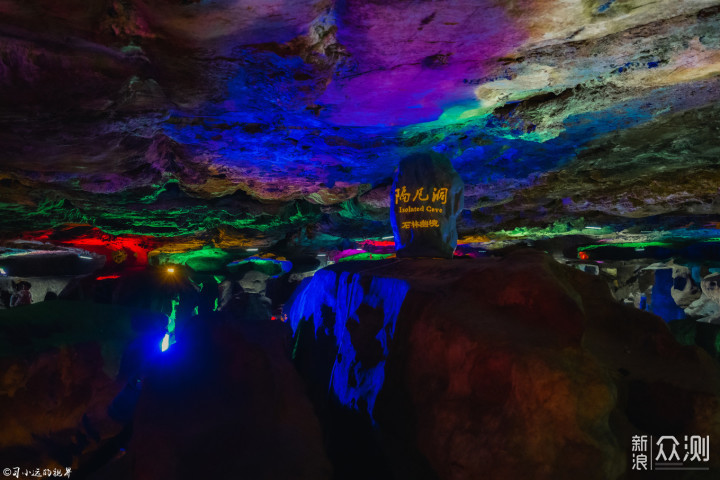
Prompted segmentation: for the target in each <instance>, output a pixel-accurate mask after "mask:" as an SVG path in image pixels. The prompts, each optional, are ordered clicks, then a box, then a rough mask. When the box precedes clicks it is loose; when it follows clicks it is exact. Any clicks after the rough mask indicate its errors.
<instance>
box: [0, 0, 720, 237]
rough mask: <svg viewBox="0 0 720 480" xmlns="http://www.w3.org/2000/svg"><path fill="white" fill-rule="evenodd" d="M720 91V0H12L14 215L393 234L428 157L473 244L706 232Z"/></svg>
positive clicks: (0, 109)
mask: <svg viewBox="0 0 720 480" xmlns="http://www.w3.org/2000/svg"><path fill="white" fill-rule="evenodd" d="M719 99H720V1H707V0H706V1H703V0H687V1H677V0H659V1H655V2H647V1H645V0H615V1H613V0H607V1H606V0H576V1H571V0H553V1H551V0H517V1H500V0H495V1H492V0H480V1H459V0H455V1H427V0H426V1H419V0H417V1H354V0H347V1H340V0H338V1H327V0H325V1H300V0H296V1H293V0H267V1H262V0H257V1H238V0H224V1H210V0H206V1H193V0H184V1H173V0H114V1H110V0H66V1H63V2H56V1H54V0H33V1H26V0H2V1H0V230H2V233H3V235H5V236H6V237H7V236H13V235H19V234H22V233H23V232H28V231H38V230H44V229H45V230H46V229H51V228H59V227H58V226H59V225H61V224H64V223H72V224H78V223H79V224H89V225H92V226H94V227H96V228H98V229H100V230H101V231H102V232H105V233H108V234H111V235H130V234H137V235H144V236H150V237H153V238H184V239H186V240H185V241H187V242H190V243H191V244H192V245H198V244H203V242H202V241H201V240H198V239H202V238H208V239H212V241H213V242H215V244H216V245H219V244H222V242H223V241H230V240H227V239H232V238H235V239H242V241H245V242H250V244H259V245H263V246H271V245H273V244H276V243H278V242H288V241H295V242H299V243H303V242H305V243H306V244H313V242H314V244H315V245H316V246H318V245H321V244H323V242H325V243H328V242H329V243H332V242H333V241H337V240H338V239H348V238H349V239H351V240H358V239H361V238H371V237H381V236H383V235H389V234H390V227H389V224H388V204H389V202H388V199H389V188H390V187H389V185H390V182H391V179H392V175H393V171H394V168H395V167H396V165H397V163H398V161H399V159H400V158H402V157H404V156H406V155H409V154H411V153H415V152H420V151H430V150H432V151H435V152H439V153H442V154H444V155H447V156H448V157H449V158H450V159H451V161H452V163H453V165H454V166H455V168H456V169H457V170H458V172H459V173H460V175H461V176H462V178H463V180H464V182H465V184H466V191H465V196H466V198H465V208H466V210H465V211H464V212H463V215H462V216H461V219H460V223H459V229H460V233H461V238H462V236H463V235H465V236H471V235H485V234H489V233H492V232H497V231H508V230H511V229H517V228H538V229H543V228H544V229H548V228H556V229H557V225H561V224H564V225H571V226H572V225H576V226H577V225H579V226H580V227H582V225H583V224H587V223H588V222H590V223H592V222H594V223H595V224H598V225H602V226H603V228H606V227H607V228H609V229H610V230H612V231H617V230H621V229H624V228H629V227H632V228H638V229H644V230H648V229H658V228H687V226H688V225H696V226H698V227H703V228H705V227H707V226H708V224H709V222H711V219H712V218H713V217H712V216H713V215H714V214H715V215H717V214H718V213H720V195H719V191H718V186H719V185H720V168H718V167H719V165H718V164H719V163H720V162H719V159H720V142H718V133H719V132H720V130H719V127H720V103H718V100H719ZM583 222H585V223H583ZM714 225H715V226H717V223H715V224H714ZM552 226H555V227H552ZM568 228H572V227H568ZM713 228H714V227H713ZM188 239H193V240H192V241H190V240H188ZM209 241H210V240H209ZM192 242H195V243H192ZM198 242H199V243H198ZM190 243H189V244H190Z"/></svg>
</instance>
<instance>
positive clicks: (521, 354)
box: [286, 251, 720, 480]
mask: <svg viewBox="0 0 720 480" xmlns="http://www.w3.org/2000/svg"><path fill="white" fill-rule="evenodd" d="M286 311H288V310H287V309H286ZM289 312H290V319H291V321H292V324H293V325H294V327H295V329H296V332H297V334H298V338H299V342H300V343H298V346H297V348H296V360H297V361H298V364H299V365H300V366H301V371H303V372H304V375H305V376H306V378H308V381H309V382H310V384H311V385H312V384H313V382H320V383H321V385H316V389H317V391H322V388H323V385H322V382H323V381H325V380H326V379H329V385H330V392H331V393H332V398H333V403H337V404H340V405H343V406H344V409H345V410H346V411H355V412H356V414H357V415H359V416H364V417H365V421H366V423H367V425H373V426H374V427H373V428H374V431H375V432H376V435H377V436H378V437H379V440H378V441H377V446H378V448H379V449H381V450H382V452H383V456H382V459H381V462H380V461H379V462H380V463H382V462H385V463H387V465H388V466H387V469H389V470H390V471H391V472H392V473H388V472H387V471H386V472H385V477H383V476H382V471H383V468H385V467H382V466H379V467H378V469H377V471H378V472H380V473H377V474H376V475H375V478H393V477H395V478H428V479H430V478H439V479H453V480H455V479H468V480H469V479H476V478H534V479H556V478H587V479H611V478H620V477H622V476H624V475H626V474H627V473H628V472H629V471H630V458H631V438H632V436H633V435H643V434H645V435H683V434H687V435H710V437H711V438H715V437H717V436H718V435H720V422H718V421H717V415H718V412H720V402H719V400H720V396H719V395H720V380H719V378H720V376H718V373H720V369H719V368H718V365H717V364H716V363H715V362H714V361H713V360H712V359H711V358H710V357H709V356H708V355H707V354H706V353H705V352H704V351H702V350H701V349H699V348H697V347H694V346H681V345H679V344H678V343H677V342H676V340H675V339H674V338H673V336H672V335H671V333H670V332H669V330H668V327H667V326H666V325H665V324H664V322H663V321H662V320H661V319H660V318H658V317H656V316H654V315H652V314H649V313H646V312H642V311H638V310H636V309H634V308H632V307H628V306H624V305H622V304H620V303H618V302H617V301H616V300H615V299H614V298H612V296H611V293H610V291H609V289H608V287H607V285H606V283H605V282H604V280H602V279H601V278H599V277H597V276H593V275H588V274H586V273H583V272H580V271H579V270H577V269H573V268H570V267H566V266H563V265H560V264H558V263H556V262H555V261H554V260H553V259H552V258H551V257H550V256H548V255H546V254H543V253H541V252H534V251H517V252H514V253H512V254H510V255H508V256H507V257H505V258H502V259H497V258H486V259H462V260H442V259H402V260H387V261H379V262H373V263H372V264H371V266H370V265H368V263H366V262H347V263H343V264H336V265H333V266H330V267H327V268H325V269H323V270H321V271H319V272H318V273H317V274H316V275H315V277H314V278H313V279H312V280H311V281H309V282H306V285H305V286H304V288H303V289H302V290H301V291H300V292H298V293H297V294H296V296H295V298H294V299H293V301H292V306H291V308H290V309H289ZM307 326H310V328H309V330H310V333H303V332H307V330H308V329H307ZM310 367H311V368H310ZM327 385H328V384H327V383H325V384H324V388H325V391H326V392H327ZM312 388H313V387H312V386H311V390H312ZM316 398H317V397H316ZM337 418H341V417H337ZM337 418H335V419H333V418H330V419H329V420H328V421H329V423H332V422H333V420H334V421H337ZM338 438H340V437H338ZM338 438H330V439H328V443H329V444H337V443H338ZM710 447H711V449H712V452H711V455H710V458H711V461H712V462H713V463H712V467H713V468H714V469H717V467H718V458H720V457H718V455H720V448H719V446H718V445H714V444H713V443H712V442H711V444H710ZM368 463H369V461H368ZM359 468H361V467H357V469H359ZM714 472H715V473H714V474H717V470H715V471H714ZM344 478H362V476H361V475H354V476H353V475H352V474H350V475H348V476H347V477H344Z"/></svg>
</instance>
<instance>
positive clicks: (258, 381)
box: [128, 319, 332, 480]
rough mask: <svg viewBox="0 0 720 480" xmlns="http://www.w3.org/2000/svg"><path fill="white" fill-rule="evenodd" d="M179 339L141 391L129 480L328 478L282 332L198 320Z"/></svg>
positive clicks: (277, 327)
mask: <svg viewBox="0 0 720 480" xmlns="http://www.w3.org/2000/svg"><path fill="white" fill-rule="evenodd" d="M196 320H197V319H196ZM177 339H178V342H177V343H176V344H175V345H173V346H172V347H171V348H170V350H168V352H166V355H163V358H162V359H161V362H160V363H158V364H156V365H155V366H154V367H153V368H152V369H151V370H150V372H149V373H148V377H147V379H146V381H145V382H144V384H143V391H142V393H141V396H140V400H139V403H138V409H137V413H136V416H135V421H134V430H133V438H132V441H131V444H130V447H129V450H128V455H129V456H130V457H131V458H132V471H133V477H132V478H134V479H138V480H144V479H156V478H159V477H167V478H176V479H179V480H182V479H188V480H189V479H196V478H221V477H223V476H227V475H238V476H240V477H244V478H267V479H274V478H297V479H307V480H311V479H329V478H331V475H332V468H331V466H330V464H329V462H328V460H327V458H326V456H325V452H324V448H323V443H322V433H321V431H320V426H319V424H318V423H317V418H316V416H315V414H314V413H313V410H312V405H311V404H310V402H309V400H308V399H307V397H306V394H305V391H304V387H303V385H302V382H301V381H300V378H299V377H298V375H297V372H296V371H295V369H294V368H293V366H292V363H291V362H290V359H289V347H290V332H289V327H288V326H287V325H285V324H283V323H281V322H264V323H254V324H244V325H240V324H238V323H237V321H234V322H232V323H220V324H218V323H216V322H212V321H211V320H210V319H202V320H197V321H196V323H194V324H192V325H190V326H189V327H188V328H187V329H186V330H185V332H184V334H183V332H181V331H179V332H178V335H177Z"/></svg>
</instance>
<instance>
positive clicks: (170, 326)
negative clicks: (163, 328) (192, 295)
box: [167, 297, 180, 333]
mask: <svg viewBox="0 0 720 480" xmlns="http://www.w3.org/2000/svg"><path fill="white" fill-rule="evenodd" d="M170 303H171V308H172V311H171V312H170V315H169V316H168V326H167V331H168V333H174V332H175V318H176V315H177V307H178V305H180V299H179V298H178V297H176V298H173V299H172V300H171V301H170Z"/></svg>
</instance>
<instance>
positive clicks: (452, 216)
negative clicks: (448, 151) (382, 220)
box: [390, 153, 464, 258]
mask: <svg viewBox="0 0 720 480" xmlns="http://www.w3.org/2000/svg"><path fill="white" fill-rule="evenodd" d="M463 190H464V184H463V181H462V179H461V178H460V175H458V173H457V172H456V171H455V169H454V168H453V166H452V163H450V160H448V159H447V158H446V157H444V156H442V155H439V154H435V153H421V154H415V155H411V156H409V157H406V158H404V159H402V160H401V161H400V165H399V166H398V169H397V172H396V174H395V181H394V182H393V188H392V189H391V190H390V205H391V209H390V222H391V224H392V227H393V233H394V234H395V249H396V251H397V256H398V257H436V258H452V256H453V252H454V251H455V247H456V246H457V216H458V215H459V214H460V212H461V211H462V209H463Z"/></svg>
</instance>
